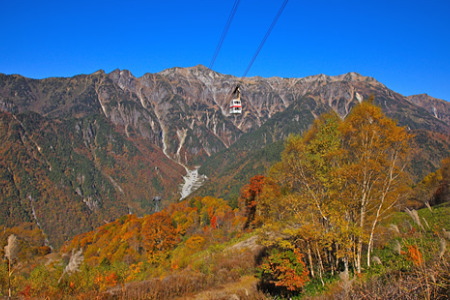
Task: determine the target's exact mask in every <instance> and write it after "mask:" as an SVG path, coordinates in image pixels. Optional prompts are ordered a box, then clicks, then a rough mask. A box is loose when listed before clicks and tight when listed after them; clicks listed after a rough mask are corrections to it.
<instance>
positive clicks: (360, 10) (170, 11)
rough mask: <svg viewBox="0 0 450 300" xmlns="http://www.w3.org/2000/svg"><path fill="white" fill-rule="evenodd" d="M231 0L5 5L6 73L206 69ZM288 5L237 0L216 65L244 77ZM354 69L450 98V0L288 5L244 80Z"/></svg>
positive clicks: (406, 89) (293, 0)
mask: <svg viewBox="0 0 450 300" xmlns="http://www.w3.org/2000/svg"><path fill="white" fill-rule="evenodd" d="M234 1H235V0H191V1H180V0H172V1H171V0H164V1H161V0H160V1H152V0H128V1H116V0H109V1H104V0H90V1H86V0H77V1H71V0H67V1H62V0H58V1H53V0H51V1H45V0H44V1H36V0H14V1H11V0H0V4H1V5H0V22H1V25H2V30H1V34H0V72H1V73H6V74H21V75H24V76H26V77H31V78H45V77H54V76H58V77H59V76H63V77H67V76H73V75H77V74H89V73H92V72H95V71H96V70H99V69H103V70H105V71H106V72H111V71H112V70H114V69H117V68H119V69H128V70H130V71H131V72H132V73H133V75H135V76H137V77H139V76H142V75H143V74H145V73H156V72H159V71H162V70H164V69H167V68H171V67H191V66H195V65H198V64H203V65H205V66H208V65H209V64H210V62H211V59H212V56H213V54H214V51H215V48H216V46H217V43H218V42H219V38H220V36H221V34H222V30H223V28H224V26H225V23H226V21H227V19H228V16H229V13H230V11H231V8H232V6H233V4H234ZM282 2H283V0H270V1H269V0H241V1H240V5H239V7H238V10H237V12H236V15H235V18H234V21H233V23H232V25H231V27H230V31H229V32H228V35H227V38H226V39H225V41H224V44H223V47H222V51H221V52H220V54H219V56H218V57H217V60H216V62H215V65H214V67H213V69H214V70H215V71H218V72H220V73H224V74H232V75H235V76H238V77H240V76H242V75H243V73H244V71H245V69H246V68H247V66H248V64H249V62H250V60H251V58H252V56H253V55H254V53H255V51H256V49H257V47H258V45H259V43H260V42H261V40H262V38H263V36H264V34H265V33H266V31H267V29H268V27H269V25H270V24H271V22H272V20H273V18H274V16H275V14H276V12H277V11H278V9H279V7H280V6H281V4H282ZM352 71H353V72H358V73H360V74H362V75H365V76H372V77H375V78H376V79H377V80H379V81H381V82H382V83H384V84H385V85H386V86H388V87H389V88H391V89H393V90H394V91H396V92H399V93H401V94H403V95H406V96H407V95H412V94H419V93H427V94H429V95H431V96H433V97H436V98H441V99H445V100H447V101H450V1H449V0H440V1H436V0H423V1H417V0H409V1H404V0H368V1H364V0H357V1H356V0H355V1H353V0H352V1H345V0H340V1H338V0H323V1H304V0H303V1H300V0H290V1H289V2H288V4H287V6H286V9H285V10H284V12H283V14H282V16H281V18H280V19H279V21H278V23H277V24H276V26H275V28H274V30H273V31H272V34H271V35H270V37H269V38H268V40H267V42H266V43H265V46H264V48H263V49H262V51H261V52H260V54H259V56H258V57H257V59H256V61H255V63H254V65H253V67H252V69H251V70H250V72H249V74H248V76H255V75H259V76H262V77H271V76H280V77H305V76H309V75H316V74H321V73H323V74H327V75H339V74H343V73H347V72H352Z"/></svg>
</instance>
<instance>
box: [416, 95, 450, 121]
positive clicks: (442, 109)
mask: <svg viewBox="0 0 450 300" xmlns="http://www.w3.org/2000/svg"><path fill="white" fill-rule="evenodd" d="M407 99H408V101H410V102H411V103H413V104H415V105H417V106H419V107H422V108H423V109H425V110H426V111H427V112H429V113H430V114H432V115H433V116H434V117H435V118H436V119H438V120H441V121H443V122H444V123H446V124H450V105H449V102H447V101H444V100H441V99H437V98H434V97H431V96H428V95H427V94H420V95H413V96H408V97H407Z"/></svg>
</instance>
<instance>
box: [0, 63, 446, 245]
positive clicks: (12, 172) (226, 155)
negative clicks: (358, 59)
mask: <svg viewBox="0 0 450 300" xmlns="http://www.w3.org/2000/svg"><path fill="white" fill-rule="evenodd" d="M237 84H240V86H241V92H242V93H241V99H242V102H243V114H242V115H237V116H235V115H233V116H232V115H230V114H229V112H228V106H229V102H230V100H231V99H232V95H231V92H232V90H233V89H234V88H235V87H236V85H237ZM371 96H373V98H374V101H375V102H376V103H377V104H378V105H380V106H381V107H382V108H383V110H384V111H385V113H386V114H387V115H388V116H390V117H391V118H394V119H396V120H398V122H399V124H400V125H402V126H408V128H409V129H410V130H411V131H412V132H414V133H415V134H416V140H417V141H418V143H417V145H418V146H417V147H418V149H417V153H415V154H414V155H416V158H417V159H415V166H414V172H415V174H416V177H417V178H420V177H421V176H423V175H425V174H426V173H427V172H429V171H432V170H435V169H436V168H437V167H438V166H439V163H440V160H441V159H442V158H444V157H446V156H449V149H450V142H449V138H448V136H449V135H450V125H449V122H448V120H449V118H450V114H449V105H450V104H449V103H448V102H445V101H435V100H429V101H428V100H427V99H428V98H426V97H422V96H410V97H404V96H402V95H400V94H398V93H396V92H394V91H392V90H390V89H388V88H387V87H386V86H385V85H383V84H382V83H380V82H378V81H377V80H376V79H374V78H371V77H366V76H362V75H359V74H357V73H347V74H343V75H339V76H327V75H323V74H321V75H315V76H309V77H305V78H279V77H272V78H261V77H252V78H242V79H239V78H236V77H234V76H230V75H223V74H220V73H217V72H214V71H213V70H210V69H208V68H206V67H204V66H196V67H192V68H172V69H168V70H164V71H162V72H160V73H156V74H150V73H148V74H145V75H144V76H142V77H139V78H136V77H135V76H133V75H132V74H131V73H130V72H129V71H126V70H115V71H113V72H111V73H109V74H107V73H105V72H103V71H97V72H95V73H93V74H88V75H78V76H74V77H71V78H47V79H42V80H36V79H30V78H25V77H23V76H20V75H5V74H0V117H1V132H0V137H1V147H0V151H1V153H2V156H1V160H0V164H1V170H0V172H1V174H0V178H1V180H2V192H1V203H0V204H1V206H2V210H1V213H0V224H6V225H8V226H13V225H15V224H18V223H20V222H24V221H32V222H35V223H37V224H39V226H40V227H41V228H42V229H43V231H44V232H45V233H46V234H47V236H48V238H49V242H50V244H52V245H54V246H58V245H60V244H61V243H62V242H63V241H65V240H67V239H68V238H70V237H72V236H73V235H75V234H77V233H81V232H84V231H86V230H89V229H91V228H94V227H96V226H98V225H99V224H102V223H103V222H109V221H111V220H113V219H115V218H117V217H119V216H121V215H123V214H126V213H130V212H131V213H136V214H138V215H143V214H147V213H151V212H154V211H157V210H159V209H160V207H161V206H164V205H167V204H168V203H171V202H173V201H177V200H178V199H180V197H181V195H180V192H181V191H183V197H184V196H186V195H187V194H189V190H186V189H187V188H188V187H198V186H199V185H198V184H196V183H197V182H195V181H196V180H201V181H204V180H205V177H204V176H201V175H203V174H204V175H206V176H207V178H208V180H206V183H205V184H204V185H203V187H202V188H200V189H199V190H198V191H197V193H199V194H205V193H210V194H211V195H215V196H217V195H220V196H222V197H224V198H227V199H229V200H230V201H235V200H236V196H237V194H238V192H239V189H240V187H241V186H242V185H243V184H245V183H246V182H247V181H248V178H249V177H251V176H252V175H255V174H257V173H261V172H264V171H265V170H266V169H267V168H268V167H269V166H270V165H271V164H272V163H273V162H275V161H276V160H278V159H279V154H280V152H281V149H282V147H283V140H284V139H285V138H286V137H287V136H288V135H289V134H291V133H298V134H299V133H302V132H303V131H305V130H306V129H307V128H308V127H309V125H310V124H311V123H312V122H313V120H314V119H315V118H317V117H318V116H319V115H320V114H322V113H324V112H326V111H329V110H330V109H333V110H335V111H336V112H337V113H338V114H339V115H340V116H342V117H345V116H346V115H347V114H348V113H349V112H350V110H351V108H352V107H353V106H354V105H356V104H357V103H359V102H360V101H362V100H363V99H367V98H369V97H371ZM427 101H428V102H427ZM432 103H434V104H433V105H434V107H435V108H434V109H433V108H432V107H433V106H432ZM438 104H439V105H438ZM196 172H198V174H197V173H196ZM187 175H190V176H187ZM197 175H198V176H197ZM183 182H186V185H185V186H184V189H182V188H181V185H182V184H183ZM161 199H162V200H161ZM233 199H234V200H233ZM160 202H162V203H160ZM76 224H79V225H76Z"/></svg>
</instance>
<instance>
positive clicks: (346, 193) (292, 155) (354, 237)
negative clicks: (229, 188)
mask: <svg viewBox="0 0 450 300" xmlns="http://www.w3.org/2000/svg"><path fill="white" fill-rule="evenodd" d="M411 138H412V135H411V134H409V133H408V131H407V130H406V129H405V128H403V127H399V126H397V124H396V122H395V121H393V120H391V119H389V118H388V117H386V116H385V115H384V114H383V112H382V111H381V108H379V107H378V106H376V105H374V104H372V102H371V101H365V102H362V103H360V104H359V105H357V106H356V107H354V108H353V110H352V112H351V113H350V115H349V116H347V118H345V120H341V118H340V117H339V116H338V115H337V114H335V113H328V114H325V115H323V116H321V117H320V118H318V119H317V120H316V121H315V122H314V124H313V126H312V128H311V129H310V130H309V131H308V132H306V133H305V134H304V135H303V136H302V137H299V136H291V137H289V138H288V140H287V142H286V145H285V150H284V151H283V153H282V159H281V162H279V163H278V164H276V165H275V166H274V167H273V168H272V170H271V174H270V177H271V178H270V179H267V180H274V181H275V182H276V183H277V184H278V186H279V191H281V192H280V193H278V194H274V193H267V192H265V191H263V192H262V193H261V195H260V197H259V203H258V205H257V214H258V215H259V216H262V217H263V218H262V219H263V220H264V221H265V222H266V223H268V224H270V223H272V224H273V223H276V224H278V226H275V227H273V226H272V227H271V228H280V227H282V228H284V229H283V233H284V236H289V237H290V238H289V240H290V241H291V244H292V247H296V248H302V249H304V250H305V252H306V254H307V258H308V262H309V267H310V274H311V275H312V276H314V268H313V267H314V266H319V268H318V271H319V275H321V274H322V273H323V272H324V271H332V272H334V271H335V270H337V266H338V265H339V264H340V263H342V264H343V265H344V266H345V269H346V270H348V268H349V265H353V267H354V268H355V270H356V271H357V272H361V260H362V255H363V249H367V264H368V265H370V259H371V258H370V254H371V251H372V247H373V242H374V238H375V233H376V228H377V226H378V224H379V222H380V221H381V219H382V218H383V217H384V216H386V214H388V213H389V212H390V211H391V210H392V209H393V208H394V206H395V204H396V203H398V202H399V201H400V200H401V199H402V198H403V197H405V196H406V194H407V190H408V188H409V181H408V174H407V172H406V171H405V170H406V167H407V165H408V162H409V150H410V147H411V146H410V143H411ZM275 203H276V205H275ZM269 208H270V209H269ZM279 215H283V218H279V217H278V216H279ZM364 246H366V248H364Z"/></svg>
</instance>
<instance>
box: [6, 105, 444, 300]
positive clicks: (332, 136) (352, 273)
mask: <svg viewBox="0 0 450 300" xmlns="http://www.w3.org/2000/svg"><path fill="white" fill-rule="evenodd" d="M412 148H414V144H413V136H412V134H411V133H410V132H409V131H408V130H407V129H406V128H404V127H399V126H398V125H397V124H396V123H395V122H394V121H393V120H392V119H389V118H387V117H386V116H385V115H384V114H383V113H382V111H381V109H380V108H379V107H377V106H375V105H374V104H372V103H371V102H363V103H361V104H360V105H358V106H356V107H355V108H354V109H353V110H352V112H351V114H349V116H348V117H347V118H345V119H344V120H342V119H341V118H340V117H339V116H338V115H336V114H334V113H328V114H325V115H322V116H321V117H320V118H318V119H317V120H316V121H315V122H314V124H313V126H312V127H311V128H310V129H309V130H308V131H307V132H305V134H303V135H302V136H298V135H291V136H290V137H289V138H288V139H287V141H286V143H285V145H284V150H283V151H282V154H281V158H280V160H279V161H278V162H277V163H276V164H274V165H273V166H272V167H271V168H270V171H269V172H268V173H267V174H265V175H257V176H254V177H252V178H251V179H250V180H249V182H248V183H247V184H246V185H245V186H244V187H243V188H242V189H241V191H240V193H239V197H238V199H237V200H236V205H235V207H233V206H231V205H230V203H229V202H228V201H225V200H223V199H219V198H214V197H211V196H205V197H192V198H190V199H187V200H185V201H181V202H178V203H174V204H171V205H169V206H168V207H166V208H164V209H163V210H161V211H157V212H155V213H153V214H149V215H145V216H142V217H139V216H136V215H134V214H128V215H124V216H123V217H120V218H118V219H116V220H115V221H112V222H108V223H106V224H104V225H102V226H100V227H97V228H95V229H94V230H92V231H89V232H85V233H83V234H80V235H77V236H76V237H75V238H74V239H72V240H70V241H67V242H66V243H65V244H64V245H63V247H62V248H61V249H60V251H56V249H51V248H50V247H48V246H46V245H47V244H48V241H47V239H46V237H45V236H44V235H43V234H42V232H41V230H40V229H39V228H38V227H36V226H35V225H33V224H31V223H28V224H25V223H23V224H21V225H20V226H16V227H2V228H1V229H2V230H1V246H2V247H1V251H3V252H2V253H1V254H2V255H1V256H2V258H4V263H3V264H2V265H1V268H0V293H1V294H2V295H9V296H15V297H18V298H36V299H44V298H47V299H94V298H95V299H177V298H180V299H273V298H278V299H288V298H291V299H300V298H311V299H314V298H320V299H324V298H329V299H361V298H368V299H388V298H397V299H445V297H447V296H448V294H449V292H450V254H449V251H448V243H449V240H450V231H447V230H449V228H450V220H449V218H448V216H449V214H450V206H449V201H448V200H449V199H448V197H449V189H450V188H449V185H450V159H446V160H444V161H443V162H442V166H441V168H440V169H439V170H438V171H436V172H434V173H431V174H429V175H428V176H426V177H425V178H424V179H423V180H422V181H420V182H419V183H418V184H413V181H412V180H411V178H410V174H409V172H408V171H409V170H410V169H409V166H410V164H411V157H412V156H411V149H412ZM427 206H428V207H427ZM416 209H420V210H416Z"/></svg>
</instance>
